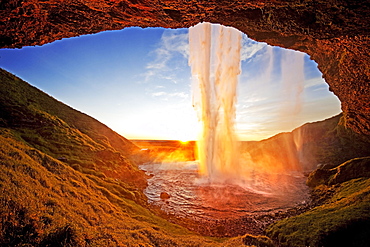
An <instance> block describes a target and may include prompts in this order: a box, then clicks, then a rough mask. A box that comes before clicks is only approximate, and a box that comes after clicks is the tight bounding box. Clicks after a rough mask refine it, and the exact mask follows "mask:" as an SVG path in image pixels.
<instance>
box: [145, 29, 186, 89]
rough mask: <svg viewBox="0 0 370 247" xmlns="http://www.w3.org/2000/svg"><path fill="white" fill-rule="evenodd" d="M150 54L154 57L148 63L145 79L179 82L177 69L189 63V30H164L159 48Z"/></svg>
mask: <svg viewBox="0 0 370 247" xmlns="http://www.w3.org/2000/svg"><path fill="white" fill-rule="evenodd" d="M149 56H153V57H154V59H153V60H152V61H151V62H149V63H148V64H147V65H146V69H147V71H146V72H145V73H144V77H145V81H146V82H148V81H149V80H151V79H154V78H158V79H165V80H170V81H172V82H173V83H177V79H176V74H175V72H174V71H175V70H177V69H181V67H182V66H186V65H187V59H188V57H189V41H188V32H187V30H185V29H177V30H173V29H169V30H167V29H166V30H164V32H163V34H162V37H161V39H160V42H159V43H158V45H157V48H156V49H155V50H153V51H152V52H151V53H150V54H149Z"/></svg>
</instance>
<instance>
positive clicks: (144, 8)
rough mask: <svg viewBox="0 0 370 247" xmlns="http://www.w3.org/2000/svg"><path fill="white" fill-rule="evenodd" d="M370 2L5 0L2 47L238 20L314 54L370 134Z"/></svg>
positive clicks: (269, 38) (265, 37) (361, 129)
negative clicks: (130, 29)
mask: <svg viewBox="0 0 370 247" xmlns="http://www.w3.org/2000/svg"><path fill="white" fill-rule="evenodd" d="M369 6H370V0H365V1H361V0H350V1H341V0H317V1H315V0H312V1H310V0H306V1H303V0H290V1H279V0H254V1H253V0H236V1H231V0H154V1H153V0H126V1H122V0H91V1H88V0H42V1H41V0H39V1H36V0H35V1H33V0H29V1H27V0H24V1H22V0H9V1H1V2H0V47H1V48H20V47H23V46H34V45H43V44H46V43H50V42H53V41H55V40H58V39H62V38H68V37H74V36H79V35H83V34H91V33H97V32H101V31H105V30H119V29H123V28H125V27H130V26H139V27H165V28H180V27H190V26H193V25H195V24H197V23H199V22H202V21H207V22H212V23H220V24H223V25H227V26H233V27H235V28H237V29H239V30H241V31H242V32H244V33H246V34H247V35H248V36H249V37H250V38H252V39H255V40H257V41H263V42H267V43H268V44H271V45H278V46H281V47H285V48H290V49H295V50H299V51H302V52H306V53H307V54H309V55H310V56H311V58H312V59H314V60H315V61H316V62H317V63H318V65H319V69H320V70H321V72H322V73H323V76H324V78H325V80H326V82H327V83H328V84H329V89H330V90H331V91H332V92H333V93H334V94H335V95H337V97H338V98H339V99H340V101H341V103H342V111H343V113H344V122H345V124H346V126H348V127H351V128H352V129H353V130H355V131H356V132H358V133H363V134H366V135H370V80H369V78H370V65H369V64H370V49H369V40H370V38H369V32H370V22H369V20H370V11H369V10H370V7H369Z"/></svg>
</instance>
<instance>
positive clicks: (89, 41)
mask: <svg viewBox="0 0 370 247" xmlns="http://www.w3.org/2000/svg"><path fill="white" fill-rule="evenodd" d="M188 56H189V46H188V30H187V29H175V30H174V29H163V28H146V29H142V28H135V27H134V28H126V29H123V30H120V31H108V32H103V33H99V34H94V35H84V36H80V37H75V38H69V39H63V40H61V41H55V42H53V43H51V44H46V45H43V46H40V47H25V48H22V49H1V50H0V67H2V68H4V69H6V70H8V71H10V72H11V73H13V74H15V75H17V76H19V77H21V78H22V79H23V80H25V81H27V82H29V83H30V84H32V85H34V86H36V87H37V88H39V89H41V90H43V91H44V92H46V93H48V94H49V95H51V96H53V97H55V98H56V99H58V100H60V101H62V102H64V103H66V104H68V105H70V106H72V107H73V108H75V109H77V110H80V111H82V112H84V113H86V114H88V115H90V116H92V117H94V118H96V119H98V120H99V121H101V122H103V123H104V124H106V125H108V126H109V127H110V128H112V129H113V130H115V131H116V132H118V133H120V134H122V135H123V136H125V137H127V138H130V139H181V140H189V139H196V138H197V132H198V129H199V124H198V121H197V118H196V113H195V111H194V109H193V107H192V97H191V72H190V67H189V66H188ZM292 58H298V59H300V58H303V60H302V61H303V63H302V64H300V63H296V62H289V61H291V60H292ZM293 60H294V59H293ZM302 76H303V79H302V81H301V82H299V83H296V82H295V78H300V77H302ZM297 92H298V93H297ZM292 95H295V96H294V97H293V98H294V99H293V100H287V99H290V98H291V96H292ZM297 95H298V96H297ZM339 112H340V102H339V101H338V99H337V98H336V96H334V95H333V94H332V93H331V92H329V91H328V86H327V84H326V83H325V82H324V80H323V79H322V75H321V73H320V71H319V70H318V69H317V65H316V63H315V62H313V61H311V60H310V58H309V56H308V55H305V54H301V53H298V52H294V51H290V50H286V49H281V48H278V47H271V46H268V45H266V44H265V43H257V42H255V41H253V40H250V39H248V38H247V37H246V36H243V46H242V74H241V75H240V82H239V87H238V100H237V119H236V131H237V133H238V135H239V136H240V139H243V140H260V139H264V138H267V137H270V136H272V135H274V134H276V133H279V132H282V131H290V130H292V129H293V128H295V127H298V126H299V125H302V124H303V123H305V122H312V121H317V120H322V119H325V118H328V117H331V116H333V115H335V114H337V113H339Z"/></svg>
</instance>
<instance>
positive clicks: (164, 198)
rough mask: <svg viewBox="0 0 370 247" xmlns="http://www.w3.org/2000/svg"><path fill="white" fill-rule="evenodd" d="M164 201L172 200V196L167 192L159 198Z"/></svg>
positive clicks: (162, 193)
mask: <svg viewBox="0 0 370 247" xmlns="http://www.w3.org/2000/svg"><path fill="white" fill-rule="evenodd" d="M159 197H160V198H161V199H162V200H168V199H170V198H171V196H170V195H169V194H168V193H166V192H161V195H160V196H159Z"/></svg>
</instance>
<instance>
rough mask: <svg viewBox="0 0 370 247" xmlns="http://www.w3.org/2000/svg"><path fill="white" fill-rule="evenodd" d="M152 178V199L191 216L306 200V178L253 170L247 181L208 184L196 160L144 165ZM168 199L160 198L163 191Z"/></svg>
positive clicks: (234, 213) (251, 211)
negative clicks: (200, 172) (167, 195)
mask: <svg viewBox="0 0 370 247" xmlns="http://www.w3.org/2000/svg"><path fill="white" fill-rule="evenodd" d="M140 169H142V170H144V171H146V173H147V174H148V175H151V176H152V177H151V178H150V179H149V180H148V187H147V188H146V190H145V194H146V195H147V197H148V199H149V202H150V203H152V204H154V205H157V206H159V207H160V208H161V209H162V210H163V211H165V212H166V213H168V214H173V215H175V216H178V217H186V218H192V219H208V220H212V219H226V218H228V219H230V218H238V217H241V216H245V215H255V214H261V213H266V212H273V211H278V210H284V209H288V208H291V207H294V206H295V205H297V204H299V203H302V202H303V201H304V200H306V199H307V194H308V193H307V192H308V191H307V187H306V186H305V178H304V177H303V176H297V175H294V176H293V175H284V174H259V173H257V172H253V173H251V176H250V177H249V179H248V180H245V181H238V182H237V183H236V182H235V181H228V182H227V183H214V182H213V183H212V184H210V183H208V182H207V181H205V180H204V179H203V178H202V177H201V176H200V175H199V174H198V164H197V163H196V162H178V163H155V164H144V165H141V166H140ZM163 192H165V193H167V194H169V196H170V198H169V199H161V197H160V195H161V193H163Z"/></svg>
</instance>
